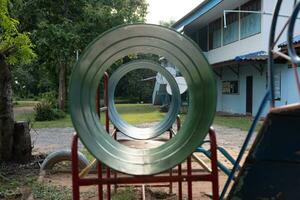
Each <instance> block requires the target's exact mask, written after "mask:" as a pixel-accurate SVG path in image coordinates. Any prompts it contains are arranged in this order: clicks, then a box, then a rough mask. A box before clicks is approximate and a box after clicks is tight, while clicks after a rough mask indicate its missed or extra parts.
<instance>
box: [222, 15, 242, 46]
mask: <svg viewBox="0 0 300 200" xmlns="http://www.w3.org/2000/svg"><path fill="white" fill-rule="evenodd" d="M226 25H227V27H226V28H225V27H224V29H223V30H224V31H223V45H226V44H229V43H232V42H235V41H237V40H238V39H239V14H238V13H230V14H228V15H226Z"/></svg>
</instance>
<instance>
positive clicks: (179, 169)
mask: <svg viewBox="0 0 300 200" xmlns="http://www.w3.org/2000/svg"><path fill="white" fill-rule="evenodd" d="M181 175H182V172H181V164H179V165H178V176H181ZM178 199H179V200H182V182H181V181H178Z"/></svg>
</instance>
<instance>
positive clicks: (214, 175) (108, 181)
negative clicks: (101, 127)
mask: <svg viewBox="0 0 300 200" xmlns="http://www.w3.org/2000/svg"><path fill="white" fill-rule="evenodd" d="M108 78H109V77H108V74H107V73H105V75H104V103H105V106H106V107H107V108H108V95H107V94H108V91H107V86H108ZM98 93H99V91H98ZM98 98H99V95H98V94H97V103H96V105H97V108H96V109H97V112H98V111H99V107H100V106H99V105H100V102H99V99H98ZM105 127H106V130H107V132H108V133H109V116H108V109H107V110H106V123H105ZM180 127H181V123H180V120H179V117H178V118H177V129H180ZM114 137H115V139H116V134H115V136H114ZM171 137H172V135H171V133H170V138H171ZM209 137H210V141H211V142H210V145H211V146H210V148H211V168H212V172H211V173H206V174H201V175H193V174H192V172H193V169H192V161H191V156H189V157H188V158H187V162H186V163H187V173H186V175H184V174H183V173H182V164H179V165H178V166H177V168H178V172H177V175H175V174H173V171H172V169H170V171H169V174H168V175H160V176H155V175H153V176H128V177H117V172H116V171H113V177H111V169H110V168H109V167H106V177H103V166H104V165H103V164H102V163H101V162H100V161H98V166H97V168H98V170H97V171H98V176H97V178H79V168H78V136H77V134H74V136H73V141H72V186H73V187H72V191H73V200H79V199H80V186H89V185H98V195H99V200H103V194H104V192H103V186H104V185H106V186H107V192H106V196H107V199H108V200H110V199H111V185H114V186H115V189H116V188H117V186H118V185H120V184H145V183H148V184H150V183H169V185H168V187H169V188H170V191H172V186H173V183H174V182H177V183H178V199H179V200H182V198H183V197H182V195H183V193H182V182H187V186H188V190H187V191H188V194H187V195H188V199H189V200H192V194H193V187H192V182H197V181H206V182H211V183H212V195H213V197H212V199H213V200H218V199H219V177H218V166H217V141H216V134H215V131H214V130H213V129H212V128H211V129H210V130H209ZM156 186H158V185H156ZM163 186H164V187H166V185H163Z"/></svg>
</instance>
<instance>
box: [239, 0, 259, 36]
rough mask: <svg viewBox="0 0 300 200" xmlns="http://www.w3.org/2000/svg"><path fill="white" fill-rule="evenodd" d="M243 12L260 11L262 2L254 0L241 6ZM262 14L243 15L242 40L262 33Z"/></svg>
mask: <svg viewBox="0 0 300 200" xmlns="http://www.w3.org/2000/svg"><path fill="white" fill-rule="evenodd" d="M241 10H248V11H260V10H261V1H260V0H252V1H249V2H248V3H246V4H244V5H243V6H241ZM260 29H261V14H259V13H241V39H243V38H246V37H249V36H252V35H254V34H257V33H260V31H261V30H260Z"/></svg>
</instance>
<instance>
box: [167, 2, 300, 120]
mask: <svg viewBox="0 0 300 200" xmlns="http://www.w3.org/2000/svg"><path fill="white" fill-rule="evenodd" d="M276 2H277V1H274V0H238V1H237V0H205V1H204V2H203V3H201V4H200V5H199V6H197V7H196V8H195V9H193V10H192V11H191V12H189V13H188V14H187V15H185V16H184V17H183V18H181V19H180V20H179V21H177V22H176V23H175V24H174V25H173V28H174V29H176V30H178V31H181V32H183V33H184V34H186V35H188V36H189V37H191V38H192V39H193V40H194V41H195V42H196V43H197V44H198V45H199V47H200V48H201V49H202V51H203V52H204V54H205V56H206V57H207V59H208V61H209V63H210V64H211V66H212V68H213V71H214V73H215V77H216V81H217V89H218V105H217V111H221V112H229V113H237V114H252V115H254V114H255V113H256V112H257V110H258V106H259V105H260V102H261V100H262V98H263V96H264V94H265V92H266V89H267V86H268V76H267V52H268V41H269V32H270V26H271V21H272V13H273V12H274V8H275V4H276ZM294 3H295V1H294V0H283V4H282V8H281V11H280V16H279V18H278V29H277V32H279V31H280V30H281V29H282V27H283V26H284V24H285V22H286V21H287V20H288V16H290V15H291V13H292V11H293V6H294ZM298 34H300V26H298V25H296V27H295V35H298ZM286 39H287V35H286V32H285V33H284V34H283V35H282V37H281V38H280V39H279V42H278V44H281V43H283V44H282V45H281V46H277V48H280V47H281V48H282V47H284V46H285V44H284V42H285V41H286ZM295 42H297V41H295ZM274 79H275V96H276V106H281V105H286V104H290V103H294V102H299V100H300V99H299V95H298V93H297V89H296V84H295V80H294V76H293V69H292V68H291V66H290V65H289V63H287V62H286V61H285V60H283V59H277V60H276V64H275V77H274ZM266 112H267V110H266V111H265V112H264V114H266Z"/></svg>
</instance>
